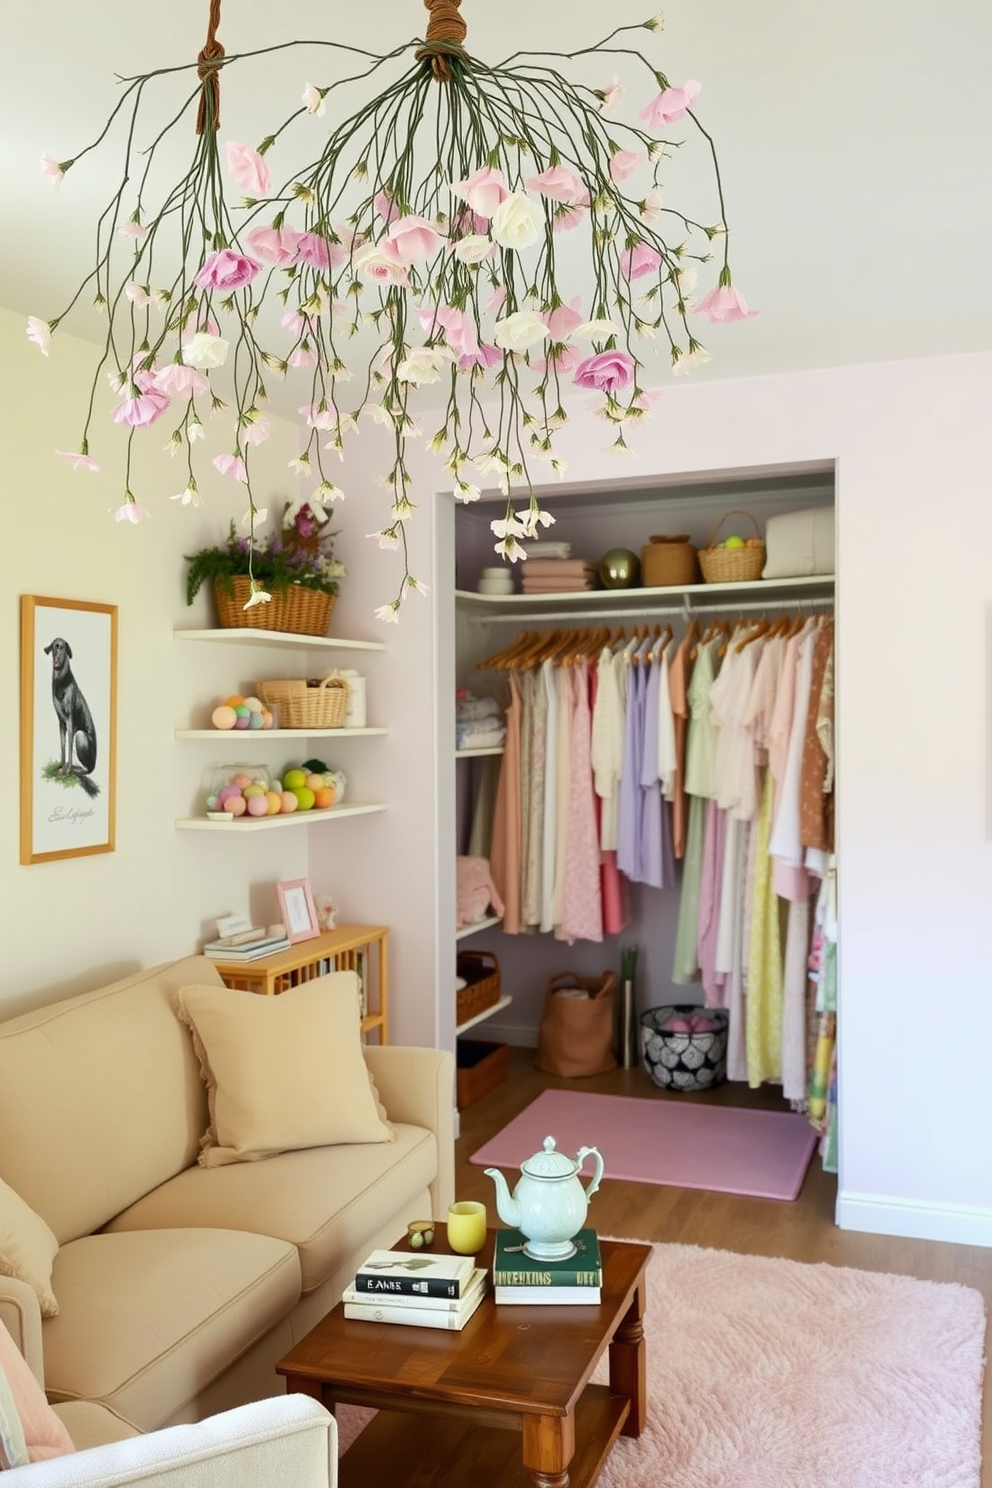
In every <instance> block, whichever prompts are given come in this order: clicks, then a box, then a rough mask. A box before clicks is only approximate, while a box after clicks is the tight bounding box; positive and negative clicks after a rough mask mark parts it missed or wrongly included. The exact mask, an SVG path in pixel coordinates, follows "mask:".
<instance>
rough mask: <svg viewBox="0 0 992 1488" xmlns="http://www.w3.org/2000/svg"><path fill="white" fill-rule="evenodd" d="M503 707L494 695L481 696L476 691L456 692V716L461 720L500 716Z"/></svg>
mask: <svg viewBox="0 0 992 1488" xmlns="http://www.w3.org/2000/svg"><path fill="white" fill-rule="evenodd" d="M502 712H503V709H502V708H501V707H500V705H499V703H498V702H497V701H496V699H495V698H494V697H480V696H479V695H478V694H477V693H474V692H465V691H459V692H457V693H456V694H455V717H456V718H457V719H458V721H459V722H468V721H470V720H474V719H478V718H499V717H500V716H501V715H502Z"/></svg>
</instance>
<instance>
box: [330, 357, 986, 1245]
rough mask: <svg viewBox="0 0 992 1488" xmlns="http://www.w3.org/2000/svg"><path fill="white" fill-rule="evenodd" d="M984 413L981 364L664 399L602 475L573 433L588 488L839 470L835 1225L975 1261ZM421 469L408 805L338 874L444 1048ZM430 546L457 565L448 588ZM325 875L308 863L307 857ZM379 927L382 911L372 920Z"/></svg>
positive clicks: (382, 591) (573, 455)
mask: <svg viewBox="0 0 992 1488" xmlns="http://www.w3.org/2000/svg"><path fill="white" fill-rule="evenodd" d="M990 406H992V355H987V354H977V355H973V356H965V357H951V358H934V359H929V360H921V361H914V362H904V363H892V364H882V365H877V366H863V367H855V368H843V369H837V370H832V371H827V372H811V373H804V374H797V375H792V376H781V377H768V378H751V379H746V380H739V381H729V382H724V383H720V382H709V383H705V384H699V385H696V386H693V385H692V384H688V385H686V384H682V385H680V386H678V387H672V388H670V389H666V391H665V394H664V396H663V397H662V399H661V400H660V402H659V403H658V405H657V406H656V408H655V410H654V412H653V414H652V416H651V419H650V420H649V421H647V422H646V423H645V424H644V425H643V426H641V427H640V428H639V429H638V430H637V431H636V435H635V436H634V439H633V442H634V444H635V449H636V453H635V455H634V456H632V457H631V458H630V459H628V460H626V461H624V463H623V464H622V465H621V464H618V463H616V462H615V460H614V459H613V458H612V457H611V456H610V455H609V454H607V453H606V452H605V451H604V448H603V446H604V445H605V444H606V442H607V441H606V430H605V427H604V426H603V425H601V424H600V423H599V422H598V421H597V420H593V419H590V418H588V417H586V416H579V417H574V418H573V420H572V422H571V424H570V425H569V426H568V428H567V429H566V430H565V431H563V437H562V439H561V448H562V451H563V453H564V454H565V455H566V457H567V458H568V459H569V461H570V469H571V470H572V471H573V472H574V471H580V472H581V474H582V479H583V483H587V482H590V481H598V482H604V483H605V482H613V483H621V482H622V483H624V484H638V485H643V484H646V483H649V482H652V481H654V480H657V479H658V478H660V477H663V478H675V477H678V476H682V475H687V474H691V473H693V472H702V471H712V472H715V473H719V474H720V475H721V476H724V477H725V476H727V475H729V474H732V473H743V472H749V473H751V472H756V471H758V470H761V469H781V468H782V467H784V466H796V467H801V466H804V465H809V464H811V463H812V464H818V463H823V462H828V461H832V460H835V461H836V466H837V502H838V533H839V555H838V569H839V573H840V584H839V595H838V602H839V608H838V689H839V690H838V754H839V770H838V779H839V789H840V798H839V815H838V845H839V850H840V854H841V914H842V924H843V932H842V933H843V941H842V963H841V974H842V991H841V995H842V1017H841V1060H842V1076H841V1078H842V1124H841V1163H842V1166H841V1196H840V1208H839V1213H840V1217H841V1220H842V1222H844V1223H847V1224H851V1225H852V1226H855V1227H862V1228H868V1229H878V1230H889V1229H891V1230H893V1231H894V1232H896V1233H905V1234H931V1235H934V1236H936V1237H937V1238H947V1239H952V1238H953V1239H970V1240H973V1241H975V1242H976V1243H983V1244H992V1164H990V1163H989V1161H988V1152H987V1142H986V1141H985V1140H984V1139H983V1134H984V1133H987V1131H988V1115H987V1094H986V1087H987V1065H988V1057H989V1050H990V1049H992V997H990V996H989V990H990V985H992V975H990V972H989V951H988V926H989V923H990V918H992V917H990V906H992V846H990V827H989V811H990V808H989V806H988V804H987V792H988V780H989V750H990V744H989V735H988V723H987V712H988V707H989V703H988V673H989V654H988V633H989V618H988V616H989V609H990V601H992V573H990V556H992V501H990V499H989V472H990V470H992V435H990V425H989V416H988V411H989V408H990ZM575 413H576V414H577V415H584V414H585V409H584V407H582V405H581V404H580V405H577V406H576V408H575ZM383 454H384V451H383ZM377 459H378V455H377V454H376V450H375V447H374V445H373V441H372V440H371V439H369V438H367V436H366V435H365V434H363V439H362V445H361V449H360V452H358V455H357V458H356V459H354V460H349V465H348V474H349V478H350V482H351V485H352V486H354V487H355V489H356V493H357V489H358V483H359V482H360V483H361V486H362V487H364V489H366V490H372V489H376V488H375V481H376V479H377V477H378V474H379V469H378V468H377V464H376V462H377ZM414 471H415V477H416V479H417V484H418V495H417V499H418V501H419V503H420V512H419V514H418V517H417V518H416V520H415V522H414V523H413V524H412V526H411V537H412V538H413V540H414V542H415V545H416V550H417V572H418V576H419V577H421V578H422V579H424V580H425V582H427V583H428V584H430V585H431V586H432V588H431V594H430V596H429V597H428V598H427V599H426V600H421V599H419V598H417V597H414V598H412V599H411V601H410V602H409V604H408V605H407V606H406V607H405V613H404V619H403V623H402V624H401V625H400V626H399V627H398V628H397V629H396V630H392V629H391V630H390V632H389V639H390V642H391V645H390V650H389V653H388V667H389V675H388V687H389V689H390V691H391V696H390V699H389V705H388V711H389V716H390V722H391V725H392V727H393V730H394V732H393V734H392V735H391V736H390V739H389V741H388V748H386V749H385V750H384V751H383V754H382V756H381V760H380V767H379V768H380V769H381V784H382V789H383V791H384V792H385V793H386V795H387V798H388V799H390V801H391V802H392V803H393V804H392V805H391V807H390V811H389V812H388V813H387V814H386V815H385V816H383V817H381V818H378V819H371V820H373V821H374V823H375V826H374V829H373V831H372V832H369V831H368V830H366V829H365V828H364V827H363V828H362V831H361V833H360V834H359V832H358V831H357V830H356V833H355V836H356V839H357V838H358V837H359V835H360V837H361V841H360V843H359V842H357V841H356V843H355V844H354V848H355V856H354V858H353V859H350V860H349V866H348V871H349V874H350V881H352V882H354V884H355V886H356V894H357V893H358V891H359V890H360V891H361V894H362V896H363V897H364V895H365V894H366V893H370V894H371V892H372V891H373V889H374V890H375V895H376V897H375V900H374V902H375V903H378V904H381V905H382V906H383V909H382V913H383V915H384V916H385V917H386V918H387V919H388V920H389V922H390V923H395V924H396V926H397V935H396V940H397V947H398V957H397V959H398V960H399V961H400V963H401V965H400V966H398V967H397V986H398V987H400V988H401V991H400V1003H401V1005H400V1006H399V1007H398V1012H397V1016H398V1020H399V1027H401V1028H403V1029H404V1030H406V1031H408V1034H409V1036H411V1037H419V1038H421V1039H424V1040H427V1039H429V1038H430V1037H431V1035H432V1033H433V1032H434V1031H435V1030H436V1031H437V1035H438V1037H439V1039H440V1041H442V1042H445V1043H449V1042H450V1040H451V1032H450V1021H449V1019H448V1016H447V1012H446V1010H447V1009H448V1007H450V992H449V989H448V982H449V978H450V942H449V941H448V939H447V936H448V933H449V930H450V926H451V925H452V924H453V902H452V898H451V876H450V868H449V858H450V855H451V852H452V846H451V844H452V843H453V840H454V835H453V832H454V828H453V814H452V811H451V807H450V802H451V801H452V800H453V795H454V792H453V788H452V786H451V779H450V766H449V765H446V763H445V760H444V751H439V750H438V747H437V744H436V738H435V735H436V732H437V729H438V727H439V726H440V728H441V737H442V738H444V739H445V740H447V739H449V738H450V737H451V734H450V729H449V728H448V723H449V721H450V718H449V712H448V709H449V693H450V687H451V682H452V676H453V672H452V671H451V670H450V660H451V647H450V645H449V638H448V628H449V627H450V624H451V599H450V592H449V585H450V574H451V567H450V564H451V551H452V545H451V537H450V531H447V528H448V527H450V523H449V522H448V517H447V516H445V517H444V519H443V520H442V521H441V524H440V526H441V528H444V529H445V531H444V532H441V533H440V536H439V537H437V538H436V537H435V534H434V533H433V532H432V530H431V529H432V523H433V522H434V521H435V519H436V518H437V517H438V513H440V512H445V513H447V514H448V515H450V501H451V498H450V497H449V496H448V495H447V482H446V481H445V480H444V477H443V472H442V471H441V469H440V466H439V465H438V464H436V463H435V462H433V461H432V460H429V459H428V458H427V457H426V456H419V457H417V458H416V463H415V466H414ZM437 490H441V491H442V492H444V493H445V494H443V495H441V496H440V497H434V496H433V494H432V493H433V492H435V491H437ZM549 494H550V493H549ZM384 500H385V497H384V493H382V492H381V491H379V490H377V491H376V496H375V498H374V504H369V505H366V504H365V503H364V502H361V509H360V510H359V502H356V503H355V504H354V506H350V507H349V509H348V513H347V516H348V527H349V530H350V529H352V527H354V532H355V533H356V534H357V533H358V532H359V531H369V530H371V529H372V528H373V527H374V526H378V525H380V513H381V508H382V506H383V503H384ZM370 503H371V498H370ZM356 517H357V520H356ZM435 541H438V543H439V551H440V552H441V553H442V554H443V555H444V557H443V564H444V567H443V569H441V570H439V571H438V572H436V573H435V572H434V571H433V567H432V562H431V552H432V547H433V544H434V542H435ZM356 546H357V547H358V550H359V552H360V554H361V556H360V557H356V559H355V568H354V572H355V574H356V575H357V574H360V576H361V583H362V585H363V586H366V585H367V589H366V592H362V593H361V594H358V593H357V592H355V593H352V592H351V591H352V582H351V581H350V582H349V585H348V591H349V594H348V596H347V598H346V600H345V602H344V604H343V606H342V609H343V610H344V609H345V607H346V606H348V605H352V604H355V605H357V606H358V613H362V614H366V615H367V614H368V612H369V611H370V609H371V607H372V606H373V605H374V604H376V603H379V602H381V600H382V599H383V598H386V597H388V588H389V585H388V583H387V582H386V578H387V575H386V573H385V569H386V567H388V562H387V555H382V554H380V553H379V552H378V550H376V549H374V548H373V546H372V545H371V544H368V545H367V546H366V547H365V548H364V549H362V548H361V545H360V544H357V545H356ZM356 588H357V586H356ZM435 650H438V652H439V654H440V655H441V658H442V659H441V663H440V669H439V670H437V672H435V663H434V655H435ZM438 792H440V794H438ZM439 813H440V815H439ZM439 820H440V821H441V829H440V831H441V835H440V837H438V830H437V827H436V823H437V822H438V821H439ZM344 825H345V824H344V823H342V826H344ZM355 825H356V828H357V827H358V825H359V824H358V823H356V824H355ZM336 845H338V846H339V845H340V839H336ZM349 845H350V844H349ZM327 846H328V852H330V850H331V849H330V843H329V841H328V844H327ZM312 851H313V853H314V855H315V856H314V862H315V864H316V863H318V862H319V861H320V860H319V859H318V858H317V856H316V855H317V853H318V852H321V853H322V852H323V847H322V846H321V845H319V844H318V843H317V838H316V834H314V847H313V849H312ZM318 876H319V874H318V872H317V868H316V867H315V869H314V877H315V878H317V877H318ZM387 910H388V913H387ZM366 912H367V913H368V914H371V913H373V912H376V913H378V911H373V908H372V902H371V901H370V902H369V905H368V909H367V911H366ZM435 922H437V924H438V931H437V935H436V937H435V936H434V933H433V928H432V927H433V925H434V924H435ZM400 948H402V952H403V954H401V950H400ZM405 954H409V956H410V958H411V959H410V961H409V962H405V960H404V956H405ZM438 987H440V988H441V992H440V1003H438V997H437V995H436V988H438ZM438 1008H440V1011H438Z"/></svg>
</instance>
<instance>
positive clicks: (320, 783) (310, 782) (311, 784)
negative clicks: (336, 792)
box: [306, 775, 324, 792]
mask: <svg viewBox="0 0 992 1488" xmlns="http://www.w3.org/2000/svg"><path fill="white" fill-rule="evenodd" d="M306 787H307V790H312V791H314V792H316V791H319V790H323V788H324V777H323V775H308V776H307V778H306Z"/></svg>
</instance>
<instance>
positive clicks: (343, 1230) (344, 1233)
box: [107, 1123, 438, 1292]
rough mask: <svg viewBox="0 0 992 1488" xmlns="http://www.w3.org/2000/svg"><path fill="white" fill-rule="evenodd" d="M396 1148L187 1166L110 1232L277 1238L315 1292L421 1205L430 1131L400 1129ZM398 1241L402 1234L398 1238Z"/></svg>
mask: <svg viewBox="0 0 992 1488" xmlns="http://www.w3.org/2000/svg"><path fill="white" fill-rule="evenodd" d="M394 1130H395V1133H396V1140H395V1141H394V1142H389V1143H384V1144H379V1145H370V1146H363V1147H311V1148H308V1149H307V1150H306V1151H303V1152H284V1153H282V1154H281V1155H279V1156H278V1157H271V1158H269V1159H268V1160H267V1161H266V1162H264V1163H236V1164H234V1165H232V1166H230V1167H224V1168H211V1169H206V1170H205V1169H203V1168H197V1167H194V1168H189V1169H187V1171H186V1172H185V1173H180V1174H179V1175H178V1177H176V1178H172V1179H170V1180H169V1182H168V1183H165V1184H163V1185H162V1187H161V1188H157V1189H156V1190H155V1192H154V1193H150V1194H148V1195H147V1197H145V1198H144V1199H139V1200H138V1202H137V1203H136V1204H133V1205H132V1206H131V1207H130V1208H129V1209H127V1210H125V1212H124V1213H123V1214H119V1215H118V1216H117V1218H116V1219H114V1220H112V1221H111V1223H110V1224H109V1225H108V1226H107V1228H108V1230H109V1231H110V1232H111V1233H118V1232H120V1231H124V1230H128V1231H130V1230H140V1229H153V1230H154V1229H165V1228H168V1227H170V1226H180V1225H184V1226H186V1225H188V1226H190V1227H191V1228H192V1227H196V1226H197V1225H207V1226H214V1225H230V1226H232V1227H233V1228H236V1229H239V1230H240V1229H245V1230H252V1231H255V1232H256V1233H258V1234H267V1235H272V1236H275V1237H276V1238H278V1239H280V1240H287V1241H289V1242H290V1244H292V1245H295V1246H296V1247H297V1248H298V1250H299V1253H300V1266H301V1269H302V1275H303V1290H304V1292H311V1291H314V1290H315V1289H316V1288H317V1287H319V1286H321V1285H322V1283H323V1282H324V1281H326V1280H327V1278H328V1277H329V1276H331V1275H332V1274H333V1273H334V1271H335V1270H337V1269H338V1268H339V1267H340V1265H341V1264H342V1262H343V1261H344V1260H346V1259H347V1258H349V1257H350V1256H351V1255H352V1254H353V1253H354V1251H355V1250H356V1249H359V1248H360V1247H361V1246H362V1245H363V1244H364V1243H365V1242H366V1241H367V1239H368V1236H369V1235H374V1234H377V1233H379V1231H380V1230H381V1228H382V1226H383V1224H384V1223H386V1221H387V1220H389V1219H390V1217H391V1216H392V1215H394V1214H395V1213H396V1212H397V1210H399V1211H401V1212H403V1211H404V1207H405V1206H407V1207H406V1212H407V1214H408V1217H411V1218H415V1217H416V1215H414V1214H413V1211H412V1209H410V1208H409V1207H408V1206H410V1205H413V1203H414V1202H415V1201H417V1202H419V1203H421V1204H422V1202H423V1200H422V1197H421V1196H422V1194H423V1193H424V1190H425V1189H426V1188H427V1186H428V1184H430V1183H431V1182H432V1181H433V1179H434V1176H435V1174H436V1172H437V1163H438V1158H437V1144H436V1141H435V1137H434V1134H433V1132H429V1131H425V1130H424V1128H423V1127H419V1126H408V1125H404V1124H401V1123H397V1124H396V1125H395V1127H394ZM396 1238H398V1237H396Z"/></svg>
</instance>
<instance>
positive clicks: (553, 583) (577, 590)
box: [521, 578, 596, 594]
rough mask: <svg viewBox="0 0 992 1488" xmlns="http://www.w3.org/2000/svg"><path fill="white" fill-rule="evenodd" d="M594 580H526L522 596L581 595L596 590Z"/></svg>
mask: <svg viewBox="0 0 992 1488" xmlns="http://www.w3.org/2000/svg"><path fill="white" fill-rule="evenodd" d="M595 587H596V585H595V584H594V583H593V581H592V579H578V578H575V579H542V578H536V579H530V580H528V579H524V580H523V582H522V585H521V593H522V594H581V593H583V592H585V591H587V590H590V589H595Z"/></svg>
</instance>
